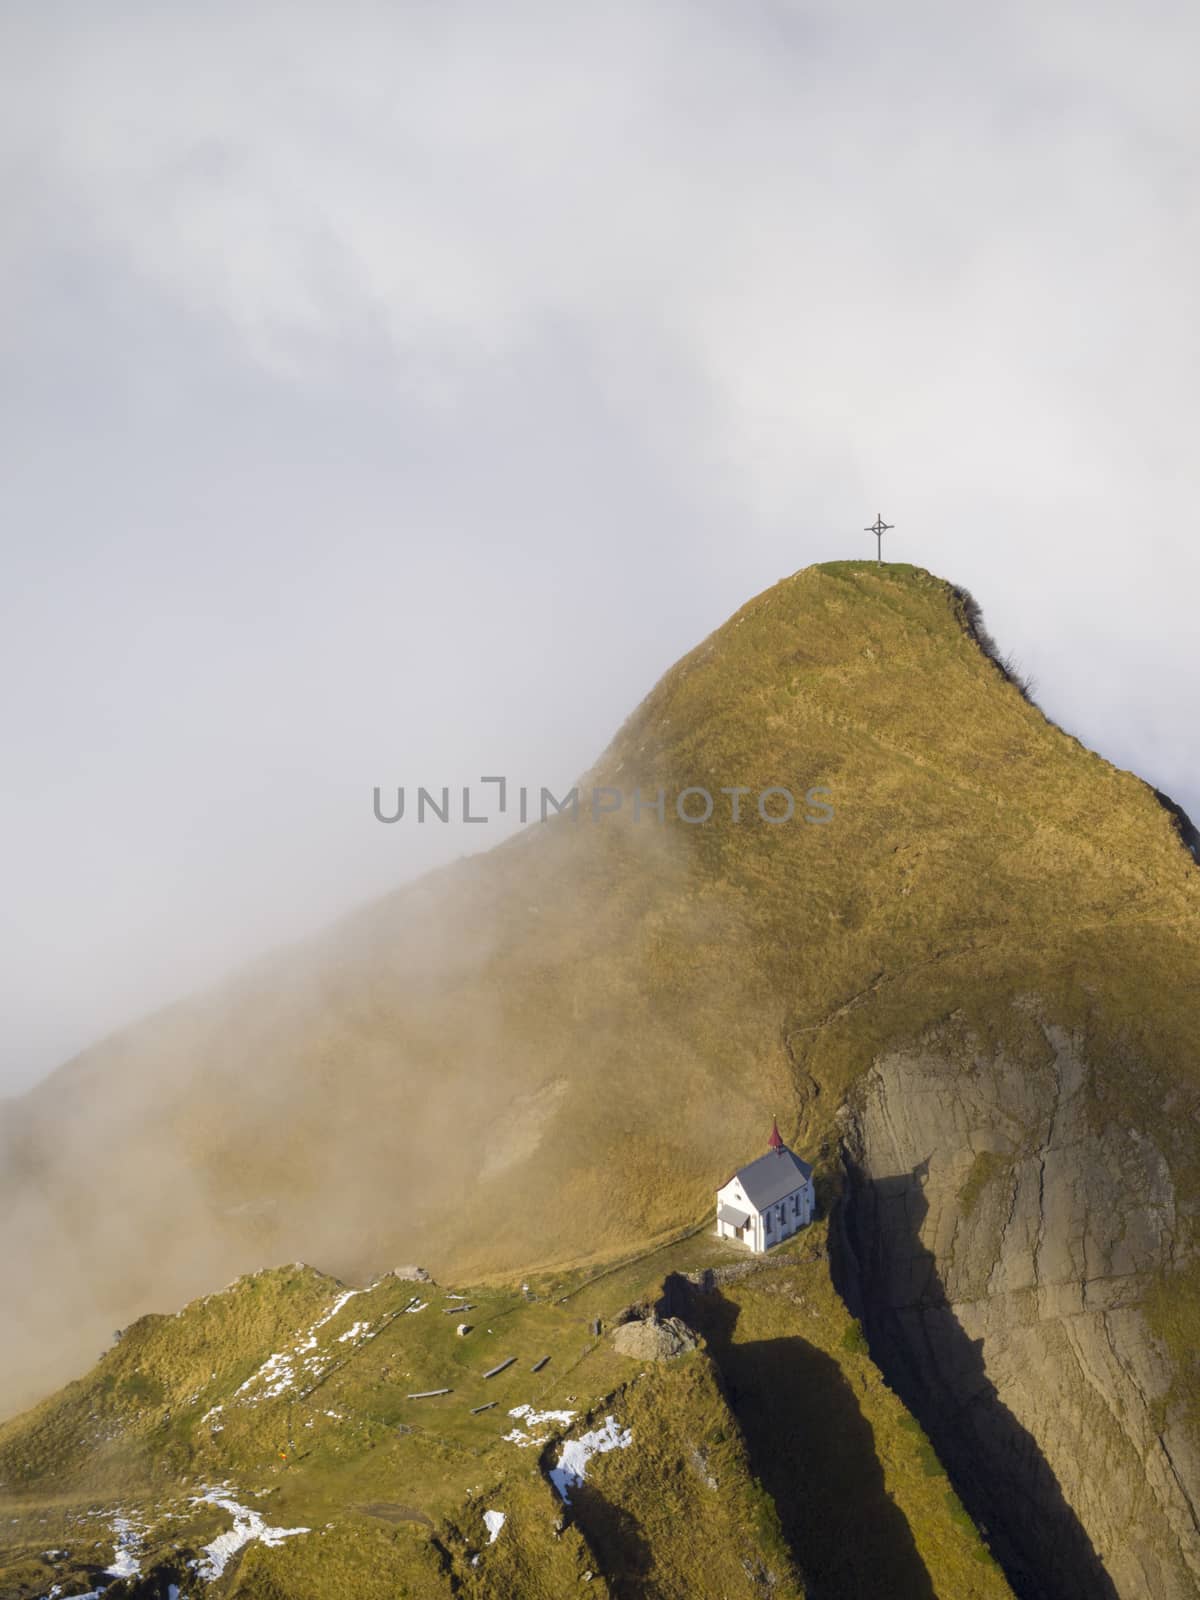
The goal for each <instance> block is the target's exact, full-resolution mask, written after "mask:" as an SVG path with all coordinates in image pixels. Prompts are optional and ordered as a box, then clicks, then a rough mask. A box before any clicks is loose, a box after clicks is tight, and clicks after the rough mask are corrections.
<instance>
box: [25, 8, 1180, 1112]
mask: <svg viewBox="0 0 1200 1600" xmlns="http://www.w3.org/2000/svg"><path fill="white" fill-rule="evenodd" d="M1198 53H1200V13H1197V12H1196V10H1195V8H1194V7H1193V6H1185V5H1182V4H1180V5H1159V6H1154V5H1150V6H1143V7H1140V8H1134V7H1132V6H1129V5H1122V6H1120V7H1117V6H1113V5H1105V4H1095V3H1089V4H1087V5H1079V6H1076V5H1064V4H1057V5H1056V4H1051V5H1049V6H1047V4H1046V3H1045V0H1036V3H1029V4H1022V3H1016V4H1009V5H1005V6H989V7H983V6H963V5H961V4H957V3H956V4H945V5H935V4H920V3H918V4H908V5H905V6H895V5H889V4H884V3H879V4H871V5H866V4H848V3H846V0H836V3H832V0H831V3H828V4H823V5H822V4H813V5H809V4H795V3H786V0H721V3H717V0H690V3H688V4H682V3H680V4H676V3H674V0H632V3H621V0H606V3H605V4H603V5H584V4H571V3H568V0H548V3H544V4H526V3H513V0H481V3H468V0H441V3H437V4H434V3H432V0H429V3H415V0H414V3H408V4H405V3H403V0H390V3H388V4H380V5H364V4H354V3H346V0H340V3H339V4H337V5H334V4H333V3H332V0H325V3H324V4H321V5H315V6H314V5H307V6H306V5H304V4H297V3H292V4H289V5H287V6H282V5H281V6H274V5H266V4H254V3H249V4H247V3H245V0H239V3H237V4H221V3H217V4H212V3H210V4H208V5H205V6H203V7H200V6H188V7H185V6H182V5H179V6H170V5H161V4H160V5H149V4H147V5H130V4H121V3H119V0H108V3H106V4H105V5H103V6H98V5H95V4H93V3H88V0H76V3H61V0H39V3H38V4H37V5H27V6H22V5H19V4H10V5H7V6H5V7H4V8H3V10H2V12H0V60H2V61H3V63H4V67H3V73H4V89H3V94H2V95H0V183H2V186H3V190H2V194H0V201H2V207H3V211H2V214H3V219H4V223H3V230H2V234H0V240H2V242H0V288H2V299H0V340H2V346H3V367H2V372H0V410H2V421H3V427H2V428H0V453H2V457H3V479H2V481H3V486H4V502H5V503H4V514H3V525H2V532H0V539H2V541H3V549H2V577H3V587H2V592H0V708H2V735H3V739H2V749H3V765H4V782H3V797H2V800H0V808H2V809H0V852H2V859H0V865H2V879H0V882H2V890H0V1001H2V1006H3V1029H2V1036H0V1092H4V1091H5V1090H10V1089H14V1088H18V1087H20V1086H22V1085H24V1084H27V1083H29V1082H30V1081H32V1080H33V1079H34V1078H35V1077H36V1076H38V1075H39V1074H41V1073H43V1072H45V1071H46V1070H48V1069H49V1068H51V1067H52V1066H54V1065H55V1064H57V1063H58V1062H59V1061H60V1060H62V1059H64V1058H65V1057H67V1056H68V1055H70V1054H71V1053H73V1052H74V1051H75V1050H77V1049H79V1048H81V1047H82V1046H84V1045H85V1044H87V1043H89V1042H90V1041H92V1040H93V1039H95V1038H96V1037H97V1036H98V1035H100V1034H102V1033H103V1032H105V1031H106V1030H108V1029H110V1028H112V1027H114V1026H116V1025H118V1024H120V1023H122V1022H124V1021H126V1020H128V1019H130V1018H132V1017H133V1016H135V1015H137V1014H138V1013H140V1012H141V1011H143V1010H144V1009H146V1008H148V1007H149V1006H151V1005H155V1004H158V1003H160V1002H161V1001H164V1000H166V999H169V998H171V997H172V996H174V995H175V994H177V993H180V992H183V991H186V990H189V989H192V988H195V987H196V986H198V985H202V984H205V983H207V982H209V981H211V980H212V979H213V978H215V977H216V976H218V975H219V974H220V973H221V972H223V971H225V970H227V969H228V968H230V967H232V966H235V965H237V964H238V963H239V962H240V961H242V960H243V959H244V958H246V957H247V956H249V955H252V954H254V953H255V952H257V951H259V950H262V949H264V948H266V947H268V946H270V945H272V944H273V943H276V942H278V941H281V940H286V939H288V938H291V937H293V936H295V935H298V934H301V933H304V932H306V931H309V930H311V929H314V928H316V927H318V926H320V924H321V923H322V922H323V921H325V920H326V919H328V918H330V917H332V916H333V915H335V914H337V913H338V912H340V911H341V910H343V909H345V908H346V907H348V906H349V905H351V904H353V903H355V902H356V901H358V900H361V899H363V898H366V897H368V896H370V895H372V894H375V893H377V892H379V891H381V890H384V889H386V888H389V887H391V886H393V885H394V884H396V883H398V882H400V881H402V880H403V879H405V878H407V877H410V876H412V875H413V874H415V873H416V872H418V871H420V870H421V869H422V868H424V867H425V866H427V865H429V864H430V863H432V862H434V861H439V860H444V859H448V858H449V857H451V856H453V855H455V854H458V853H460V852H461V851H463V850H465V849H478V848H480V846H481V844H485V843H490V842H494V841H495V840H496V839H497V838H498V837H500V835H499V833H498V831H496V830H495V829H482V828H472V829H470V830H468V831H467V833H464V831H463V830H462V828H461V827H459V828H456V829H449V828H447V829H441V828H438V827H431V826H429V825H428V824H427V825H426V826H425V827H424V828H421V829H418V828H415V827H402V826H401V827H395V828H383V827H381V826H380V825H379V824H378V823H376V822H375V821H374V820H373V818H372V815H371V789H372V787H373V785H375V784H377V783H378V784H381V785H389V784H390V785H394V784H397V783H402V782H403V783H408V784H410V785H411V784H415V783H417V782H421V781H423V782H426V783H431V784H438V785H440V784H441V783H443V782H456V781H460V780H466V779H470V778H472V777H475V776H477V775H478V774H480V773H483V772H501V771H503V772H507V773H509V774H510V775H512V776H513V777H514V778H518V777H522V776H523V777H525V778H527V779H529V780H530V781H533V782H538V783H540V782H546V783H548V784H553V783H566V782H567V781H569V780H570V779H571V778H572V777H573V776H575V775H576V774H577V773H578V772H579V771H580V770H582V769H583V768H584V767H585V766H586V765H587V764H588V763H589V762H590V760H591V759H592V758H593V757H594V756H595V755H596V754H597V753H598V751H599V750H600V748H601V747H602V746H603V745H604V744H605V743H606V742H607V740H608V738H609V737H610V735H611V734H612V732H613V731H614V729H615V728H616V726H617V725H618V724H619V723H620V722H621V721H622V719H623V718H624V716H625V714H626V713H627V712H628V711H629V710H630V709H631V707H632V706H633V704H634V703H635V702H636V701H637V700H638V699H640V698H641V696H642V695H643V694H644V693H645V692H646V690H647V689H648V688H649V687H650V686H651V684H652V683H653V681H654V680H655V678H656V677H657V676H658V675H659V674H660V673H661V672H662V671H663V670H664V669H665V668H666V667H667V666H668V665H669V664H670V663H671V662H672V661H673V660H674V659H675V658H676V657H678V656H679V655H680V654H681V653H682V652H683V651H685V650H686V649H688V648H689V647H690V646H691V645H692V644H694V643H695V642H696V641H697V640H698V639H699V638H700V637H702V636H703V635H704V634H705V633H707V632H708V631H709V630H710V629H711V628H713V627H714V626H716V625H717V624H718V623H720V622H721V621H722V620H723V619H724V618H725V617H726V616H727V615H728V614H729V613H730V612H731V611H733V610H734V609H736V607H737V606H739V605H740V604H741V603H742V602H743V601H744V600H745V599H746V598H747V597H749V596H750V595H751V594H753V593H755V592H756V591H758V590H760V589H761V588H763V587H765V586H766V585H767V584H769V583H771V582H773V581H774V580H775V579H776V578H778V577H781V576H783V575H784V574H786V573H788V572H792V571H794V570H795V569H796V568H798V567H801V566H804V565H806V564H808V563H809V562H812V561H821V560H827V559H832V558H836V557H845V556H856V555H858V556H866V555H870V554H872V553H873V549H874V541H873V540H872V539H871V537H870V536H869V535H867V534H864V533H863V532H862V531H861V530H862V528H863V526H864V524H865V523H867V522H869V521H871V519H872V518H873V517H874V515H875V512H876V511H878V510H881V511H882V512H883V513H884V515H885V516H886V518H887V520H888V521H890V522H893V523H895V524H896V529H895V532H894V533H893V534H890V535H889V536H888V539H887V547H888V551H889V553H890V554H891V555H892V556H893V557H894V558H895V559H897V560H906V561H914V562H918V563H920V564H921V565H924V566H927V567H930V568H931V569H933V570H934V571H936V572H939V573H942V574H944V575H946V576H948V577H951V578H953V579H955V580H956V581H958V582H960V583H965V584H966V585H968V586H969V587H970V588H971V589H972V590H973V591H974V592H975V593H976V595H977V596H978V598H979V599H980V600H981V602H982V603H983V606H984V609H985V614H986V617H987V620H988V622H989V624H990V626H991V628H992V631H993V632H994V633H995V634H996V636H997V637H998V639H999V640H1000V642H1001V644H1002V645H1003V646H1004V647H1006V648H1011V649H1012V650H1013V651H1014V652H1015V654H1016V655H1017V657H1018V658H1019V659H1020V661H1021V663H1022V664H1023V665H1024V666H1025V667H1026V668H1027V669H1028V670H1029V671H1031V672H1032V673H1033V674H1034V676H1035V677H1036V679H1037V682H1038V693H1039V698H1040V700H1041V703H1042V704H1043V706H1044V707H1045V708H1046V710H1047V711H1048V712H1049V713H1050V714H1051V715H1052V716H1054V717H1055V719H1056V720H1058V721H1060V722H1061V723H1063V725H1064V726H1066V727H1067V728H1068V729H1070V730H1071V731H1073V732H1076V733H1078V734H1079V736H1080V737H1081V738H1083V739H1084V740H1085V741H1086V742H1087V743H1088V744H1090V745H1092V746H1093V747H1095V748H1098V749H1100V750H1101V751H1102V752H1103V753H1104V754H1106V755H1107V756H1109V757H1110V758H1111V759H1112V760H1114V761H1116V762H1117V763H1118V764H1120V765H1122V766H1129V767H1132V768H1133V769H1134V770H1136V771H1138V772H1140V773H1141V774H1142V775H1143V776H1145V777H1146V778H1148V779H1150V780H1151V781H1153V782H1154V783H1155V784H1157V785H1159V786H1160V787H1162V788H1164V789H1166V790H1168V791H1169V792H1170V793H1172V794H1174V795H1175V796H1176V797H1177V798H1178V799H1179V800H1180V801H1181V802H1182V803H1183V804H1184V805H1186V806H1187V807H1189V809H1191V810H1193V811H1194V812H1200V732H1198V719H1197V716H1196V700H1197V687H1198V678H1200V673H1198V672H1197V666H1196V654H1195V648H1194V642H1193V640H1194V634H1195V624H1194V618H1195V608H1196V603H1197V596H1198V594H1200V544H1198V538H1197V526H1196V507H1197V504H1198V502H1200V486H1198V484H1197V482H1196V477H1197V468H1196V463H1197V449H1196V438H1195V435H1196V394H1197V387H1198V385H1197V377H1198V373H1197V347H1198V338H1200V335H1198V331H1197V330H1198V318H1197V283H1198V281H1200V274H1198V271H1197V264H1198V261H1200V252H1198V249H1197V246H1198V244H1200V228H1198V215H1197V192H1198V191H1197V157H1198V154H1200V140H1198V137H1197V136H1198V132H1200V101H1198V100H1197V97H1196V94H1195V83H1194V70H1195V62H1196V60H1197V56H1198ZM468 835H469V836H468Z"/></svg>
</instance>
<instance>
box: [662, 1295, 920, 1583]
mask: <svg viewBox="0 0 1200 1600" xmlns="http://www.w3.org/2000/svg"><path fill="white" fill-rule="evenodd" d="M663 1289H664V1294H663V1299H662V1301H660V1303H659V1310H660V1313H661V1314H663V1315H668V1316H683V1317H685V1319H686V1320H687V1321H688V1322H689V1323H690V1325H691V1326H692V1327H694V1328H697V1329H698V1330H699V1331H700V1332H701V1333H703V1334H704V1337H705V1340H706V1342H707V1346H708V1353H709V1355H710V1356H711V1357H712V1359H713V1361H715V1363H716V1365H717V1367H718V1368H719V1370H720V1373H721V1377H722V1380H723V1382H724V1385H725V1390H726V1394H727V1397H728V1400H729V1403H730V1406H731V1408H732V1410H733V1413H734V1415H735V1416H736V1417H737V1420H738V1423H739V1425H740V1427H741V1430H742V1434H743V1437H744V1438H745V1441H746V1448H747V1451H748V1453H749V1456H750V1466H751V1469H752V1471H753V1472H754V1475H755V1477H756V1478H757V1479H758V1481H759V1482H760V1483H761V1484H762V1486H763V1488H764V1489H766V1491H767V1493H768V1494H769V1495H770V1496H771V1498H772V1500H773V1501H774V1502H775V1507H776V1510H777V1511H778V1513H779V1520H780V1523H781V1525H782V1529H783V1535H784V1538H785V1540H786V1541H787V1544H788V1547H789V1549H790V1551H791V1553H792V1558H793V1560H794V1561H795V1563H796V1565H797V1567H799V1569H800V1571H801V1572H802V1573H803V1575H804V1582H805V1592H806V1594H807V1595H808V1596H809V1600H864V1597H866V1596H878V1597H880V1600H883V1597H885V1596H886V1597H887V1600H934V1593H935V1592H934V1588H933V1584H932V1582H931V1581H930V1577H929V1573H928V1572H927V1571H926V1568H925V1564H924V1562H923V1561H922V1560H921V1557H920V1555H919V1554H918V1552H917V1547H916V1544H915V1542H914V1540H913V1536H912V1531H911V1530H910V1528H909V1526H908V1521H907V1519H906V1518H905V1516H904V1514H903V1512H902V1511H901V1510H900V1508H899V1507H898V1506H897V1505H896V1504H895V1502H894V1501H893V1500H892V1499H891V1498H890V1497H889V1495H888V1493H887V1489H886V1487H885V1485H884V1481H883V1469H882V1467H881V1466H880V1463H879V1458H878V1456H877V1454H876V1450H875V1436H874V1431H873V1429H872V1428H871V1424H870V1423H869V1422H868V1421H867V1419H866V1417H864V1416H863V1414H862V1411H861V1409H860V1408H859V1404H858V1400H857V1398H856V1397H855V1394H854V1390H853V1389H852V1388H851V1386H850V1384H849V1383H848V1382H847V1381H846V1378H845V1377H844V1375H843V1373H842V1369H841V1368H840V1367H839V1366H838V1364H837V1362H836V1361H834V1360H833V1359H832V1357H830V1356H828V1355H826V1354H825V1352H824V1351H823V1350H818V1349H817V1347H816V1346H815V1345H812V1344H809V1342H808V1340H807V1339H802V1338H799V1337H793V1338H783V1339H760V1340H753V1341H749V1342H745V1343H741V1344H736V1343H735V1342H734V1338H733V1333H734V1328H735V1325H736V1323H737V1319H738V1307H737V1305H736V1304H735V1303H734V1302H733V1301H731V1300H728V1299H726V1298H725V1296H724V1295H723V1294H721V1293H720V1292H719V1291H718V1290H709V1291H707V1292H703V1291H698V1290H697V1289H696V1288H695V1287H694V1286H693V1285H692V1284H690V1283H688V1282H687V1280H686V1279H683V1278H680V1277H678V1276H677V1275H675V1274H672V1275H671V1276H670V1277H669V1278H668V1279H667V1280H666V1283H665V1284H664V1285H663Z"/></svg>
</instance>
